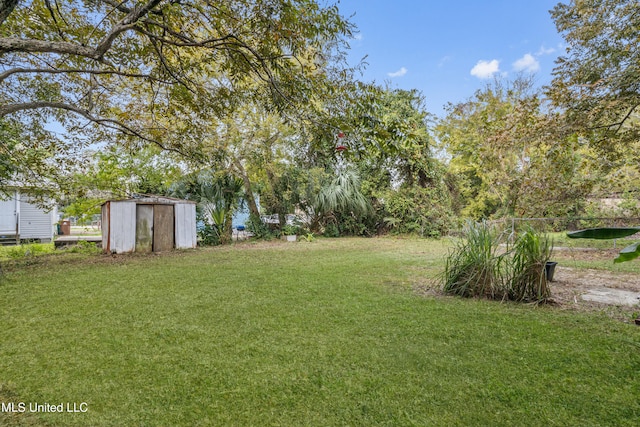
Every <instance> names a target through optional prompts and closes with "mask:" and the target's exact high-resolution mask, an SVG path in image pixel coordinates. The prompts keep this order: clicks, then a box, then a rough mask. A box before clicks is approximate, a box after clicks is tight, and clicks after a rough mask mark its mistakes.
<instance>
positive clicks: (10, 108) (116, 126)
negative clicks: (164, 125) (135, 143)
mask: <svg viewBox="0 0 640 427" xmlns="http://www.w3.org/2000/svg"><path fill="white" fill-rule="evenodd" d="M41 108H53V109H58V110H65V111H70V112H72V113H76V114H78V115H80V116H82V117H84V118H85V119H87V120H89V121H90V122H93V123H96V124H99V125H101V126H105V127H107V128H109V129H113V130H117V131H119V132H123V133H125V134H127V135H130V136H134V137H136V138H140V139H141V140H143V141H146V142H150V143H152V144H155V145H157V146H158V147H160V148H161V149H162V150H165V151H172V152H174V153H177V154H180V155H182V156H185V157H187V154H186V153H185V152H183V151H182V150H179V149H177V148H173V147H167V146H165V145H164V144H162V143H161V142H160V141H158V140H156V139H153V138H149V137H147V136H145V135H143V134H142V133H141V132H139V131H137V130H135V129H133V128H132V127H130V126H127V125H126V124H124V123H122V122H120V121H118V120H114V119H104V118H99V117H95V116H94V115H92V114H91V113H90V112H89V111H87V110H85V109H82V108H80V107H77V106H75V105H70V104H65V103H63V102H48V101H34V102H25V103H22V104H12V105H5V106H0V117H4V116H7V115H9V114H12V113H16V112H19V111H26V110H37V109H41Z"/></svg>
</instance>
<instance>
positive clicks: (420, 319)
mask: <svg viewBox="0 0 640 427" xmlns="http://www.w3.org/2000/svg"><path fill="white" fill-rule="evenodd" d="M447 248H448V244H447V243H446V241H430V240H418V239H336V240H330V239H318V240H317V241H315V242H313V243H285V242H280V241H274V242H267V243H258V244H253V243H248V244H238V245H236V246H228V247H222V248H214V249H206V250H197V251H187V252H177V253H172V254H168V255H159V256H158V255H145V256H138V255H134V256H116V257H113V256H97V257H96V256H83V257H78V258H76V259H75V260H74V261H64V259H65V258H66V257H59V256H56V257H52V258H50V259H47V257H45V258H40V261H39V262H38V263H36V264H34V265H31V266H11V265H10V266H9V274H8V278H7V280H6V281H5V282H3V283H2V284H0V292H2V296H3V297H2V304H1V305H0V324H2V325H3V333H2V334H1V335H0V402H8V401H21V402H39V403H44V402H49V403H55V404H57V403H60V402H77V403H80V402H87V404H88V412H86V413H79V414H73V413H62V414H58V413H48V414H42V413H40V414H29V413H27V414H21V415H18V416H14V415H8V414H2V415H0V425H10V426H11V425H13V426H15V425H22V424H20V423H22V422H24V423H25V424H24V425H45V423H46V425H51V426H87V425H91V426H107V425H108V426H115V425H117V426H125V425H145V426H195V425H216V426H219V425H238V426H240V425H242V426H249V425H261V426H262V425H286V426H290V425H317V426H332V425H366V426H373V425H392V426H402V425H492V426H494V425H505V426H506V425H509V426H510V425H535V426H537V425H558V426H561V425H562V426H564V425H616V426H618V425H636V424H637V420H638V419H639V418H640V403H639V402H638V400H637V396H638V394H639V393H640V382H639V381H638V380H637V379H636V377H637V372H638V369H639V368H640V351H639V348H640V347H639V346H640V332H639V331H638V328H637V327H635V326H633V325H629V324H624V323H621V322H616V321H613V320H610V319H608V318H606V317H604V316H602V315H598V314H584V313H572V312H567V311H563V310H559V309H554V308H553V307H537V308H536V307H533V306H529V305H517V304H512V303H498V302H487V301H479V300H463V299H458V298H452V297H436V298H434V297H425V296H423V295H421V294H420V293H418V292H416V284H419V283H422V282H424V281H425V280H428V279H429V278H433V277H435V276H436V275H437V274H438V273H439V272H440V271H441V269H442V266H443V259H442V257H443V255H444V254H445V253H446V252H447Z"/></svg>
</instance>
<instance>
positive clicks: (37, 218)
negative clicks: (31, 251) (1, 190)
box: [20, 195, 55, 241]
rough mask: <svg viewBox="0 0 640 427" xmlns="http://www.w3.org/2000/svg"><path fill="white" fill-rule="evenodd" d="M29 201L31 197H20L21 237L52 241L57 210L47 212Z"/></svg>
mask: <svg viewBox="0 0 640 427" xmlns="http://www.w3.org/2000/svg"><path fill="white" fill-rule="evenodd" d="M29 202H30V199H29V197H27V196H25V195H22V196H21V197H20V239H27V240H28V239H39V240H44V241H46V240H48V241H52V240H53V226H54V222H55V219H54V218H55V210H51V211H49V212H46V211H45V210H44V209H42V208H39V207H38V206H36V205H32V204H31V203H29Z"/></svg>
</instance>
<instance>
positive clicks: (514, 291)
mask: <svg viewBox="0 0 640 427" xmlns="http://www.w3.org/2000/svg"><path fill="white" fill-rule="evenodd" d="M552 250H553V242H552V241H551V240H550V239H549V238H548V237H547V235H543V234H540V233H538V232H536V231H535V230H533V229H529V230H526V231H525V232H523V233H521V234H520V235H519V236H518V238H517V239H516V241H515V243H514V245H513V247H512V248H511V256H512V258H511V259H510V262H509V266H508V267H509V277H508V279H507V294H508V298H509V299H511V300H514V301H522V302H536V303H538V302H544V301H547V300H548V299H549V297H550V296H551V289H550V288H549V284H548V280H547V274H546V265H547V262H548V261H549V260H550V259H551V253H552Z"/></svg>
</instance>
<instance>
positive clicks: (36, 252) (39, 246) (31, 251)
mask: <svg viewBox="0 0 640 427" xmlns="http://www.w3.org/2000/svg"><path fill="white" fill-rule="evenodd" d="M54 251H55V247H54V246H53V243H29V244H22V245H16V246H0V258H5V259H21V258H29V257H35V256H40V255H44V254H50V253H53V252H54Z"/></svg>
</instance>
